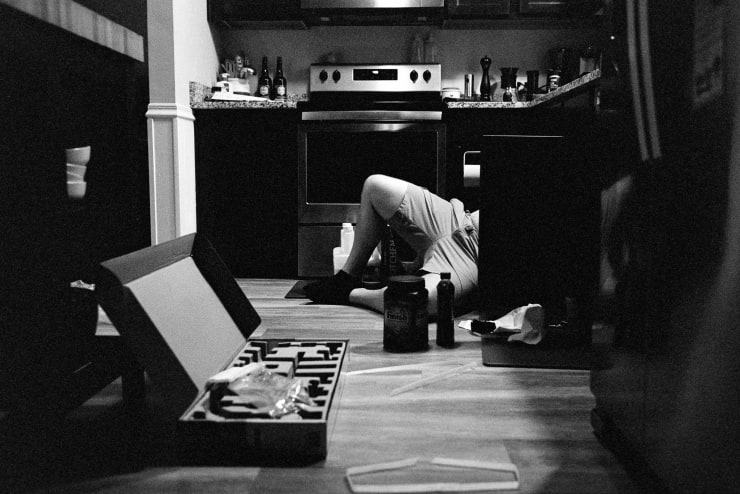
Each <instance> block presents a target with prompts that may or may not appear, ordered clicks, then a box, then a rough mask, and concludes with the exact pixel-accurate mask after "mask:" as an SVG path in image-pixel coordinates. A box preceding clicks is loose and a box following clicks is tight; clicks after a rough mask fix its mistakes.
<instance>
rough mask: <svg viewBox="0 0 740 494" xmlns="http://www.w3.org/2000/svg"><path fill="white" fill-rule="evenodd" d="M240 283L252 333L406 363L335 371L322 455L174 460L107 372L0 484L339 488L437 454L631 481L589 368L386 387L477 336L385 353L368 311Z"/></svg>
mask: <svg viewBox="0 0 740 494" xmlns="http://www.w3.org/2000/svg"><path fill="white" fill-rule="evenodd" d="M239 283H240V286H241V287H242V289H243V290H244V292H245V293H246V294H247V296H248V298H249V299H250V301H251V302H252V304H253V305H254V306H255V308H256V309H257V311H258V312H259V314H260V316H261V317H262V324H261V326H260V327H259V328H258V329H257V331H256V332H255V336H264V337H270V338H283V337H284V338H312V339H322V338H341V339H344V338H348V339H349V340H350V352H349V360H348V361H347V362H346V365H345V367H344V371H345V372H352V371H360V370H369V369H377V368H382V367H392V366H403V367H400V368H399V369H396V370H389V371H388V372H380V373H360V374H357V373H352V374H350V375H347V374H345V375H344V376H343V377H342V381H341V395H340V397H339V400H338V401H337V402H336V403H335V406H334V407H333V409H332V415H333V417H332V418H331V427H330V433H329V452H328V457H327V458H326V460H325V461H323V462H321V463H319V464H315V465H311V466H309V467H302V468H257V467H217V468H211V467H197V468H193V467H183V466H180V465H178V464H177V461H176V460H175V459H174V458H173V453H172V442H171V439H172V438H171V436H170V435H168V433H167V432H161V431H159V430H158V429H157V427H156V426H154V425H152V424H156V422H157V420H156V417H152V416H149V417H147V418H146V419H145V420H143V421H141V422H139V421H140V420H142V419H140V418H139V419H136V420H134V421H133V422H132V418H131V417H130V416H129V415H127V414H126V413H124V412H123V410H122V407H121V398H120V382H115V383H113V384H112V385H111V386H109V387H108V388H106V389H105V390H104V391H103V392H102V393H100V394H99V395H97V396H95V397H94V398H92V399H91V400H90V401H88V402H87V403H86V404H85V405H84V406H83V407H81V408H80V409H79V410H77V411H75V412H74V413H73V414H71V415H70V416H68V417H67V418H65V419H64V420H63V421H62V422H61V423H60V424H56V425H55V431H54V433H53V434H51V435H46V436H44V438H43V440H42V444H41V445H39V444H36V443H34V442H33V441H31V442H29V448H28V449H29V451H30V452H31V453H32V454H30V455H28V454H27V455H25V456H23V458H24V459H22V460H19V463H20V464H19V465H15V466H14V470H13V472H10V471H9V470H8V469H4V471H3V472H2V473H3V474H4V475H15V476H16V478H14V479H12V481H11V480H8V478H9V477H6V478H5V483H3V484H0V490H2V487H6V488H7V489H8V490H15V489H17V490H18V492H21V491H24V492H25V491H32V490H39V491H42V492H75V493H76V492H111V493H112V492H157V493H161V492H178V493H184V492H242V493H245V492H268V493H279V492H286V493H287V492H317V493H319V492H320V493H333V492H337V493H348V492H351V491H350V489H349V486H348V484H347V482H346V480H345V478H344V475H345V471H346V469H347V468H348V467H351V466H359V465H365V464H371V463H378V462H384V461H394V460H401V459H406V458H411V457H420V458H422V459H431V458H432V457H445V458H455V459H471V460H483V461H497V462H509V461H510V462H513V463H514V464H516V466H517V467H518V469H519V472H520V478H521V486H520V489H519V491H518V492H522V493H569V494H571V493H600V494H603V493H631V492H640V489H639V486H638V485H637V484H636V483H635V482H634V481H633V480H632V479H631V478H630V477H629V475H628V474H627V472H626V471H625V469H624V468H623V467H622V466H621V465H620V464H619V462H618V461H617V460H616V459H615V457H614V456H613V454H612V453H611V452H610V451H609V450H607V449H605V448H604V447H603V446H602V445H601V444H600V443H599V442H598V441H597V439H596V438H595V437H594V435H593V433H592V431H591V425H590V419H589V414H590V411H591V409H592V408H593V406H594V399H593V396H592V395H591V393H590V391H589V387H588V383H589V373H588V371H575V370H546V369H522V368H503V367H483V366H482V365H475V366H474V367H473V368H472V369H470V370H468V371H467V372H464V373H462V374H458V375H455V376H453V377H450V378H448V379H445V380H443V381H440V382H437V383H435V384H434V385H431V386H425V387H421V388H417V389H414V390H412V391H409V392H406V393H402V394H400V395H396V396H390V391H391V390H393V389H396V388H398V387H399V386H403V385H406V384H409V383H411V382H414V381H416V380H418V379H420V378H423V377H427V376H431V375H435V374H437V373H440V372H443V371H446V370H450V369H454V368H455V367H456V366H460V365H465V364H471V363H476V364H480V360H481V355H480V342H479V340H477V339H476V338H475V337H473V336H470V335H468V334H467V333H466V332H464V331H462V330H460V329H457V330H456V339H457V341H458V344H457V346H456V347H455V348H454V349H442V348H438V347H436V346H435V345H434V344H433V337H434V327H433V325H430V336H431V338H430V340H431V344H430V348H429V350H428V351H426V352H419V353H410V354H402V353H395V354H394V353H388V352H385V351H384V350H383V348H382V335H383V321H382V316H381V315H379V314H376V313H373V312H371V311H367V310H364V309H360V308H354V307H340V306H322V305H314V304H310V303H308V301H307V300H305V299H286V298H284V297H285V294H286V293H287V292H288V291H289V290H290V288H291V287H292V285H293V283H294V282H293V280H239ZM102 326H104V325H102ZM105 330H106V328H105V327H102V328H101V331H105ZM150 394H151V393H150ZM150 398H151V399H153V400H154V401H156V396H154V397H150ZM152 409H153V410H156V405H153V408H152ZM162 429H167V426H166V425H165V426H163V427H162ZM50 437H51V439H50ZM26 453H28V451H27V452H26ZM28 457H30V459H25V458H28ZM31 462H33V466H31V465H32V463H31ZM23 472H26V473H23ZM419 475H420V476H419V479H422V478H426V475H427V474H425V473H419Z"/></svg>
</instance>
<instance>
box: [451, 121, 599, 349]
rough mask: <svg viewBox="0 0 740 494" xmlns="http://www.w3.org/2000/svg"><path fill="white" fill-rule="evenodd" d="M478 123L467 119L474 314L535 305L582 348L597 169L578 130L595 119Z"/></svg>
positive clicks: (589, 302)
mask: <svg viewBox="0 0 740 494" xmlns="http://www.w3.org/2000/svg"><path fill="white" fill-rule="evenodd" d="M482 118H483V117H480V118H478V119H471V120H469V121H477V122H478V127H479V130H478V132H479V137H478V138H477V140H478V142H477V144H478V145H480V148H479V149H480V150H481V181H480V190H479V201H480V260H479V266H478V271H479V273H478V274H479V276H478V278H479V287H480V292H481V306H480V310H481V312H482V313H483V314H484V315H485V316H486V317H487V318H490V319H495V318H497V317H500V316H502V315H504V314H505V313H507V312H508V311H510V310H512V309H514V308H516V307H519V306H522V305H526V304H528V303H539V304H541V305H542V306H543V307H544V308H545V316H546V319H547V322H548V323H551V324H558V323H560V322H561V321H565V320H567V321H568V325H569V327H570V328H572V329H574V330H575V332H576V333H581V336H582V341H581V343H583V344H584V345H585V346H588V345H589V344H590V327H591V321H592V315H591V312H592V307H593V303H594V300H595V295H596V291H597V287H598V277H599V214H600V211H599V209H600V208H599V194H600V187H599V174H600V166H601V163H600V162H599V160H598V159H596V157H595V156H594V154H593V153H594V150H595V149H594V147H592V146H589V145H587V143H588V142H589V141H590V139H589V137H590V132H591V131H590V130H584V129H593V128H595V127H596V122H597V120H598V118H597V116H596V115H594V114H593V113H592V112H591V111H590V110H589V109H583V110H575V111H574V110H563V109H551V110H545V111H542V112H528V111H526V110H525V111H524V112H520V113H519V114H514V113H513V112H508V113H500V114H499V116H498V118H497V119H496V118H494V117H493V116H491V117H489V118H490V119H491V120H489V121H488V122H487V123H485V124H484V123H483V122H482V121H481V119H482ZM481 125H483V126H482V127H481ZM481 130H482V131H483V132H481ZM457 138H460V136H459V135H458V136H457ZM569 310H570V311H571V313H569Z"/></svg>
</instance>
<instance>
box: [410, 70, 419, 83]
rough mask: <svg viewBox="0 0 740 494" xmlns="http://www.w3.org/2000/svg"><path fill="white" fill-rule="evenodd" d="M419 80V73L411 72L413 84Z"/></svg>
mask: <svg viewBox="0 0 740 494" xmlns="http://www.w3.org/2000/svg"><path fill="white" fill-rule="evenodd" d="M418 78H419V73H418V72H417V71H415V70H412V71H411V82H416V79H418Z"/></svg>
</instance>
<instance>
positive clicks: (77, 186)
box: [67, 180, 87, 199]
mask: <svg viewBox="0 0 740 494" xmlns="http://www.w3.org/2000/svg"><path fill="white" fill-rule="evenodd" d="M86 191H87V182H85V181H84V180H79V181H70V180H67V197H69V198H70V199H82V198H83V197H85V192H86Z"/></svg>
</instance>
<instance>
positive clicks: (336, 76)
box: [331, 70, 342, 82]
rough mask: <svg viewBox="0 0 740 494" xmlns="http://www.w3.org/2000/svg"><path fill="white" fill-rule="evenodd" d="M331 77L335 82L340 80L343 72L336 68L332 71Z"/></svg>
mask: <svg viewBox="0 0 740 494" xmlns="http://www.w3.org/2000/svg"><path fill="white" fill-rule="evenodd" d="M331 78H332V79H333V80H334V82H339V79H341V78H342V74H340V73H339V71H338V70H335V71H334V72H333V73H332V75H331Z"/></svg>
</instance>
